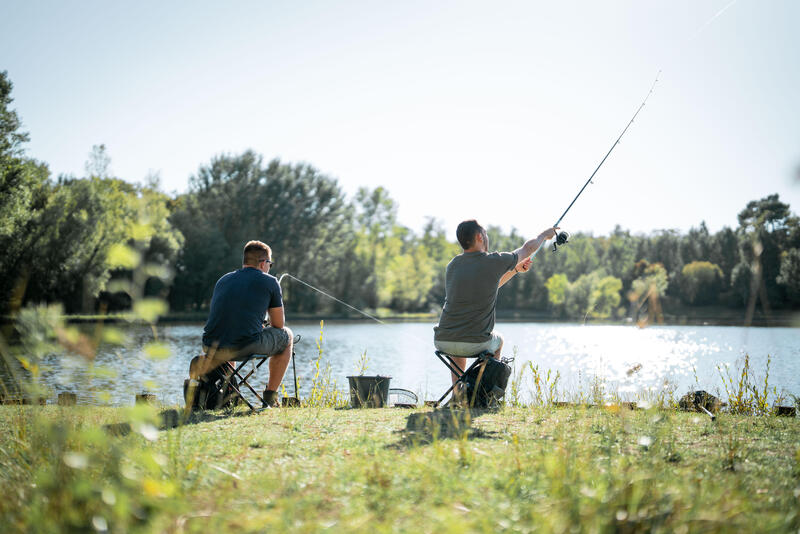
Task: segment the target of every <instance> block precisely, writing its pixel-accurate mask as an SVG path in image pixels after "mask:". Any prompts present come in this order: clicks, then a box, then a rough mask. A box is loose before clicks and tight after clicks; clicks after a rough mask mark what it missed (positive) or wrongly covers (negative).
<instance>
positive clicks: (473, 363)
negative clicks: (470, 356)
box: [436, 352, 484, 406]
mask: <svg viewBox="0 0 800 534" xmlns="http://www.w3.org/2000/svg"><path fill="white" fill-rule="evenodd" d="M436 355H437V356H439V353H438V352H437V354H436ZM439 358H440V359H441V356H439ZM448 359H449V358H448ZM442 361H444V360H442ZM483 361H484V358H481V357H478V358H477V359H476V360H475V361H474V362H472V365H470V366H469V367H468V368H467V370H466V371H463V372H462V373H461V374H460V375H459V377H458V378H457V379H456V381H455V382H453V385H452V386H450V387H449V388H447V391H445V392H444V395H442V396H441V397H440V398H439V400H438V401H436V405H437V406H438V405H440V404H441V403H442V401H443V400H444V399H445V397H447V395H448V394H449V393H450V392H451V391H453V388H455V387H456V384H458V383H461V384H463V383H464V377H465V376H466V375H467V373H469V372H470V371H471V370H472V368H473V367H475V366H476V365H478V364H480V363H482V362H483ZM445 365H447V364H446V363H445ZM453 365H455V364H453ZM451 371H452V369H451Z"/></svg>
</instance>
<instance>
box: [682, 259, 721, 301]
mask: <svg viewBox="0 0 800 534" xmlns="http://www.w3.org/2000/svg"><path fill="white" fill-rule="evenodd" d="M722 280H723V276H722V269H720V268H719V266H718V265H714V264H713V263H711V262H708V261H693V262H691V263H687V264H686V265H684V266H683V269H681V285H682V295H683V296H684V298H685V299H686V300H687V302H689V303H690V304H699V305H703V304H713V303H714V302H715V301H716V299H717V296H718V294H719V291H720V289H721V288H722Z"/></svg>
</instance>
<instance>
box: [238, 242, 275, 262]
mask: <svg viewBox="0 0 800 534" xmlns="http://www.w3.org/2000/svg"><path fill="white" fill-rule="evenodd" d="M271 257H272V249H271V248H269V245H267V244H266V243H262V242H261V241H248V242H247V244H246V245H245V246H244V250H243V251H242V265H252V266H254V267H255V266H257V265H258V262H260V261H261V260H268V259H270V258H271Z"/></svg>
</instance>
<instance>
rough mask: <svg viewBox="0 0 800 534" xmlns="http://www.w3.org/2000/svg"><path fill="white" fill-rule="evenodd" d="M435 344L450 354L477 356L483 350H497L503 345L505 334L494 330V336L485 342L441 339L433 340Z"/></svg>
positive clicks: (439, 349) (437, 347)
mask: <svg viewBox="0 0 800 534" xmlns="http://www.w3.org/2000/svg"><path fill="white" fill-rule="evenodd" d="M433 345H434V346H435V347H436V350H438V351H441V352H444V353H445V354H449V355H450V356H457V357H464V356H475V355H477V354H480V353H481V352H483V351H485V350H488V351H490V352H497V350H498V349H499V348H500V347H501V346H502V345H503V336H502V335H500V334H499V333H498V332H492V337H491V338H490V339H489V341H484V342H483V343H468V342H466V341H441V340H436V339H434V340H433Z"/></svg>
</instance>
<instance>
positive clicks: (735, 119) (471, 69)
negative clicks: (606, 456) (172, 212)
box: [0, 0, 800, 237]
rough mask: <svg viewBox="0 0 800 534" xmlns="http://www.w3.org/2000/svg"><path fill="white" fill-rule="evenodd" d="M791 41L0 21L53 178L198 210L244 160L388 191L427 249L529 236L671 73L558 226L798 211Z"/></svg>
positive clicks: (641, 17)
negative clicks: (217, 166) (154, 184)
mask: <svg viewBox="0 0 800 534" xmlns="http://www.w3.org/2000/svg"><path fill="white" fill-rule="evenodd" d="M720 11H723V12H722V13H721V14H720ZM717 14H719V16H717V17H716V18H714V17H715V15H717ZM712 19H713V20H712ZM709 21H711V22H710V23H709ZM798 22H800V2H798V1H796V0H785V1H772V0H766V1H764V0H738V1H736V2H734V3H732V5H731V2H730V0H709V1H698V0H687V1H669V2H667V1H648V2H642V1H637V0H631V1H615V2H595V1H591V2H590V1H585V2H569V1H567V2H530V1H526V2H481V3H477V2H463V1H458V2H437V1H424V2H413V1H402V2H381V3H379V2H366V1H365V2H296V1H295V2H289V1H287V2H201V1H196V0H193V1H185V2H179V1H170V2H143V1H137V2H107V1H97V2H89V1H81V2H63V1H50V2H45V1H36V0H25V1H9V0H0V70H7V71H8V74H9V77H10V78H11V80H12V82H13V83H14V86H15V89H14V94H13V96H14V97H15V103H14V107H15V108H16V109H17V111H18V112H19V114H20V116H21V118H22V120H23V121H24V125H25V128H26V129H27V130H28V131H29V132H30V133H31V142H30V144H29V145H28V154H29V155H30V156H33V157H35V158H37V159H41V160H43V161H46V162H47V163H49V165H50V168H51V170H52V171H53V173H54V175H58V174H60V173H68V174H74V175H77V176H80V175H82V174H83V169H84V162H85V161H86V158H87V155H88V153H89V151H90V149H91V147H92V145H93V144H100V143H105V144H106V146H107V147H108V151H109V154H110V156H111V158H112V164H111V168H112V171H113V173H114V174H115V175H117V176H119V177H121V178H124V179H126V180H129V181H142V180H143V179H144V177H145V176H146V175H147V174H148V173H149V172H151V171H154V172H158V173H160V175H161V179H162V186H163V188H164V189H165V190H166V191H185V190H186V188H187V186H188V178H189V176H190V175H191V174H193V173H195V172H196V170H197V168H198V167H199V166H200V165H202V164H204V163H207V162H209V161H210V159H211V158H212V157H213V156H214V155H216V154H220V153H224V152H225V153H239V152H241V151H243V150H245V149H247V148H252V149H254V150H256V151H257V152H259V153H261V154H263V155H264V157H265V159H267V160H269V159H272V158H275V157H277V158H280V159H281V160H282V161H284V162H301V161H303V162H308V163H310V164H312V165H314V166H315V167H317V168H318V169H320V170H321V171H323V172H324V173H326V174H328V175H330V176H333V177H336V178H337V179H338V180H339V182H340V184H341V185H342V186H343V188H344V189H345V191H346V192H347V193H348V194H352V193H354V192H355V191H356V189H357V188H358V187H360V186H368V187H375V186H378V185H383V186H385V187H386V188H387V189H388V190H389V191H390V194H391V195H392V197H393V198H394V199H395V200H397V202H398V204H399V216H400V221H401V222H402V223H404V224H406V225H409V226H411V227H412V228H415V229H419V228H420V227H421V225H422V223H423V221H424V218H425V216H435V217H438V218H440V219H443V220H444V221H445V223H446V225H447V227H448V229H449V230H452V233H454V229H455V225H456V224H457V223H458V222H459V221H460V220H462V219H465V218H471V217H476V218H477V219H478V220H479V221H480V222H482V223H484V224H497V225H501V226H503V227H504V228H505V229H506V230H508V229H510V228H511V227H512V226H515V227H516V228H518V229H519V230H520V231H521V232H522V233H523V234H524V235H532V234H534V233H537V232H538V231H539V230H541V229H542V228H543V227H545V226H547V225H549V224H552V223H553V222H555V220H556V219H557V218H558V216H559V215H560V214H561V212H563V211H564V209H565V208H566V206H567V205H568V204H569V202H570V201H571V200H572V198H573V197H574V196H575V194H576V193H577V192H578V190H579V188H580V187H581V186H582V185H583V183H584V182H585V181H586V179H587V178H588V177H589V175H590V174H591V172H592V171H593V170H594V168H595V167H596V166H597V164H598V163H599V161H600V159H602V157H603V156H604V155H605V153H606V152H607V151H608V149H609V148H610V146H611V145H612V143H613V141H614V140H615V139H616V138H617V136H618V135H619V133H620V132H621V131H622V129H623V128H624V126H625V124H626V123H627V122H628V120H629V119H630V117H631V116H632V115H633V113H634V111H635V110H636V108H637V107H638V106H639V104H640V103H641V101H642V99H643V98H644V97H645V95H646V94H647V91H648V89H649V88H650V85H651V84H652V82H653V79H654V78H655V76H656V73H657V72H658V70H659V69H661V70H662V73H661V76H660V81H659V83H658V84H657V86H656V89H655V92H654V94H653V95H652V96H651V98H650V100H649V102H648V104H647V106H645V108H644V110H643V111H642V112H641V114H640V115H639V117H638V118H637V120H636V122H635V123H634V124H633V126H632V127H631V128H630V130H629V131H628V133H627V134H626V135H625V137H624V138H623V139H622V142H621V143H620V145H619V146H617V148H616V149H615V150H614V152H613V153H612V155H611V157H610V158H609V160H608V161H607V162H606V163H605V165H604V166H603V168H602V169H601V170H600V172H599V173H598V174H597V176H596V177H595V180H594V182H595V183H594V185H590V186H589V187H588V188H587V190H586V191H585V193H584V194H583V196H582V197H581V198H580V199H579V200H578V202H577V203H576V205H575V207H574V208H573V209H572V211H570V213H569V214H568V215H567V217H566V218H565V220H564V221H563V223H562V226H563V227H565V228H568V229H571V230H584V231H592V232H594V233H595V235H599V234H603V233H606V232H608V231H609V230H610V229H612V228H613V227H614V225H616V224H619V225H621V226H622V227H623V228H628V229H631V230H633V231H636V232H649V231H651V230H654V229H661V228H678V229H681V230H686V229H688V228H689V227H691V226H693V225H694V226H696V225H698V224H699V223H700V221H703V220H705V221H706V223H707V224H708V226H709V228H711V230H712V231H716V230H718V229H719V228H721V227H722V226H725V225H728V226H735V225H736V214H737V213H738V212H739V211H740V210H741V209H742V208H743V207H744V205H745V204H746V203H747V202H748V201H749V200H753V199H756V198H760V197H763V196H766V195H768V194H771V193H776V192H777V193H780V195H781V197H782V198H783V199H784V200H785V201H788V202H789V203H790V204H791V205H792V208H793V210H794V211H795V212H798V211H800V182H798V181H797V179H795V178H794V176H795V170H796V169H797V168H798V166H800V31H798ZM451 237H452V236H451Z"/></svg>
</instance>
